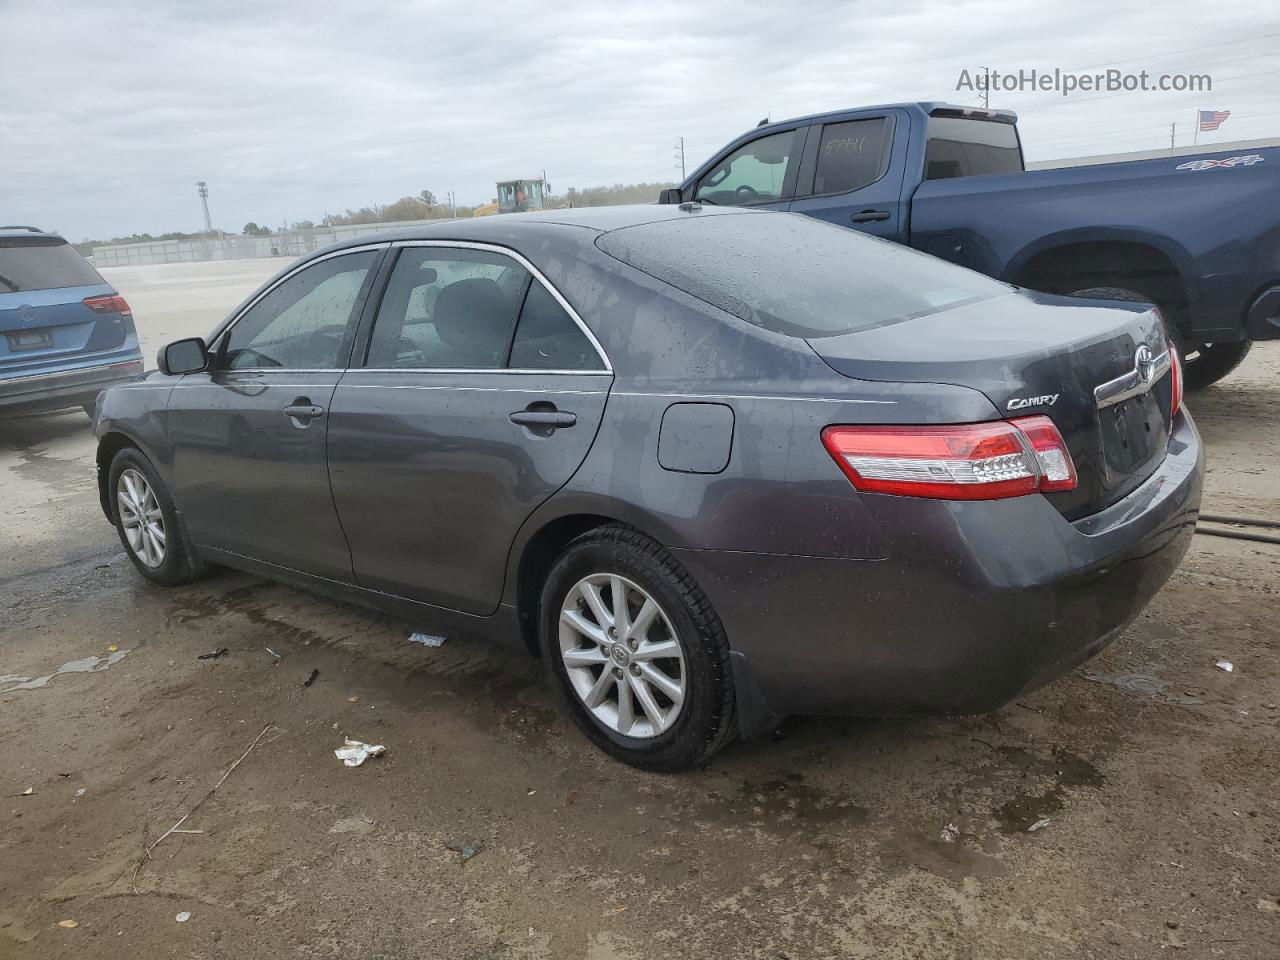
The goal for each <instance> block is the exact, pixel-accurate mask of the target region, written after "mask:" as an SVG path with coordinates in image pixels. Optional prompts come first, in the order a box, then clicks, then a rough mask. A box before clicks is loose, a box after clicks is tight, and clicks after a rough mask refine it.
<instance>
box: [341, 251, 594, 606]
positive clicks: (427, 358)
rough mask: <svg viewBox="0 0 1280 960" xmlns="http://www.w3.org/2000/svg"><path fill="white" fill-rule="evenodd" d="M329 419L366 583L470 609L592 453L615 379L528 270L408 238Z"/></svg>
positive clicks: (495, 586) (496, 584)
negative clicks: (524, 531) (528, 524)
mask: <svg viewBox="0 0 1280 960" xmlns="http://www.w3.org/2000/svg"><path fill="white" fill-rule="evenodd" d="M397 254H398V256H397V259H396V262H395V266H394V268H393V269H392V271H391V275H390V278H389V280H388V282H387V287H386V290H385V292H384V294H383V296H382V300H381V303H380V305H379V307H378V310H377V313H376V316H375V317H374V320H373V326H372V330H371V332H370V334H369V336H368V345H367V348H366V351H365V352H366V354H367V356H366V359H365V362H364V364H363V366H359V365H357V364H354V363H353V366H352V369H351V370H350V371H349V372H348V373H347V374H346V375H345V376H344V377H343V378H342V381H341V382H340V383H339V384H338V388H337V391H336V392H335V394H334V397H333V402H332V405H331V406H332V410H331V414H330V417H329V474H330V477H331V478H332V482H333V495H334V500H335V502H336V504H337V508H338V514H339V516H340V517H341V520H342V526H343V529H344V530H345V531H346V534H347V539H348V541H349V542H350V544H351V556H352V563H353V566H354V570H355V576H356V580H357V582H358V583H359V584H360V585H361V586H364V587H369V588H371V589H375V590H381V591H384V592H388V593H394V594H397V595H400V596H406V597H410V598H412V599H414V600H419V601H422V602H425V603H431V604H435V605H437V606H443V607H449V608H452V609H456V610H462V611H465V612H467V613H473V614H488V613H492V612H493V611H494V610H495V609H497V606H498V601H499V598H500V596H501V591H502V581H503V574H504V571H505V569H506V560H507V554H508V552H509V550H510V547H511V543H512V542H513V540H514V539H515V535H516V532H517V531H518V530H519V528H520V525H521V524H523V523H524V521H525V519H526V518H527V517H528V516H529V514H531V513H532V512H533V511H534V509H535V508H536V507H537V506H538V505H539V504H541V503H542V502H543V501H545V500H546V499H547V498H548V497H550V496H551V495H552V494H553V493H554V492H555V491H556V490H557V489H559V488H560V487H561V486H562V485H563V484H564V483H565V482H566V481H567V480H568V479H569V478H570V477H571V476H572V475H573V473H574V471H575V470H576V469H577V468H578V465H579V464H580V463H581V462H582V460H583V459H584V458H585V457H586V454H587V451H588V450H589V449H590V447H591V443H592V441H593V440H594V438H595V434H596V429H597V427H598V426H599V423H600V418H601V415H602V414H603V412H604V405H605V401H606V399H607V396H608V392H609V386H610V384H611V382H612V379H613V377H612V373H611V372H610V369H609V366H608V363H607V361H606V360H605V358H604V355H603V352H602V351H601V350H600V349H599V346H598V345H597V344H596V343H595V340H594V338H593V337H592V336H591V335H590V334H589V333H588V332H587V329H586V327H585V326H584V325H583V324H582V322H581V320H580V319H578V318H577V316H576V314H574V312H573V310H572V308H571V307H570V306H569V305H568V303H567V301H565V300H564V299H563V298H562V297H561V296H560V295H559V294H558V293H556V292H555V291H554V290H552V288H551V287H550V286H549V285H548V284H547V283H546V282H545V280H544V279H543V278H542V277H541V275H539V274H538V273H537V271H536V270H535V269H534V268H533V266H532V265H531V264H530V263H528V261H526V260H524V259H523V258H521V257H520V256H519V255H517V254H515V253H513V252H512V251H510V250H506V249H504V248H501V247H490V246H487V245H483V244H464V243H449V242H437V241H426V242H406V243H404V244H402V245H400V246H399V248H398V251H397Z"/></svg>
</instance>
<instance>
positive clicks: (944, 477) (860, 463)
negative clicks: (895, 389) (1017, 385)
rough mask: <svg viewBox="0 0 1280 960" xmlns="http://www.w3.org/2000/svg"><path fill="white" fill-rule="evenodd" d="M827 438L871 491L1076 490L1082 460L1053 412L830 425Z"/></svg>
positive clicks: (977, 496) (958, 494) (997, 494)
mask: <svg viewBox="0 0 1280 960" xmlns="http://www.w3.org/2000/svg"><path fill="white" fill-rule="evenodd" d="M822 443H823V445H824V446H825V447H826V448H827V452H828V453H830V454H831V456H832V457H833V458H834V459H835V461H836V463H837V464H838V465H839V466H840V469H841V470H843V471H844V473H845V475H846V476H847V477H848V478H849V480H850V482H851V483H852V484H853V485H854V487H856V488H857V489H858V490H864V491H866V492H868V493H892V494H897V495H899V496H906V497H934V498H936V499H941V500H998V499H1002V498H1004V497H1021V496H1025V495H1026V494H1029V493H1036V492H1040V491H1043V492H1046V493H1049V492H1053V491H1058V490H1072V489H1074V488H1075V485H1076V471H1075V465H1074V464H1073V463H1072V462H1071V454H1070V453H1069V452H1068V451H1067V446H1066V444H1065V443H1064V442H1063V440H1062V435H1061V434H1060V433H1059V432H1058V428H1057V427H1056V426H1054V424H1053V421H1052V420H1050V419H1049V418H1048V417H1021V418H1019V419H1017V420H997V421H993V422H989V423H968V424H955V425H949V426H934V427H853V426H847V427H827V428H826V429H825V430H823V431H822Z"/></svg>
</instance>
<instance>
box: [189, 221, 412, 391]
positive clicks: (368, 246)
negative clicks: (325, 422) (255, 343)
mask: <svg viewBox="0 0 1280 960" xmlns="http://www.w3.org/2000/svg"><path fill="white" fill-rule="evenodd" d="M390 246H391V244H390V243H389V242H384V243H365V244H361V245H360V246H358V247H346V248H345V249H342V250H334V251H333V252H332V253H326V254H324V255H323V256H320V257H312V258H311V259H310V260H307V261H304V262H303V263H299V264H298V265H296V266H295V267H293V268H292V269H291V270H290V271H289V272H288V273H286V274H284V275H283V276H281V277H279V278H278V279H277V280H276V282H275V283H273V284H271V286H269V287H267V288H265V289H264V290H261V291H259V292H258V295H257V296H255V297H254V298H253V299H252V300H250V301H249V302H248V303H246V304H245V305H244V306H243V307H241V308H240V309H239V310H237V311H236V312H235V313H233V314H232V315H231V317H230V319H228V320H226V321H225V322H224V323H223V324H222V326H220V327H218V328H216V329H215V330H214V331H213V333H211V334H209V340H208V346H209V347H210V348H212V347H213V345H214V344H215V343H217V342H218V340H219V339H220V338H221V337H224V336H226V335H227V334H228V333H230V332H231V328H232V327H234V326H235V325H236V324H237V323H239V322H240V320H241V319H242V318H243V317H244V315H245V314H246V313H248V312H249V311H250V310H252V309H253V308H254V307H256V306H257V305H258V303H259V302H260V301H261V300H262V298H263V297H265V296H266V295H267V294H269V293H271V292H272V291H273V290H275V288H276V287H278V286H280V284H282V283H284V282H285V281H286V280H289V279H291V278H292V277H296V276H297V275H298V274H299V273H301V272H302V271H303V270H306V269H307V268H308V267H313V266H315V265H316V264H317V263H323V262H324V261H325V260H333V259H334V258H335V257H345V256H347V255H348V254H351V253H368V252H369V251H371V250H386V249H387V248H388V247H390ZM375 266H376V264H375ZM346 369H347V368H346V367H329V368H326V369H323V370H316V369H303V368H301V367H236V368H235V371H234V372H236V373H254V372H257V373H265V372H275V373H282V372H285V371H288V372H290V373H328V372H329V371H330V370H338V371H342V370H346ZM217 372H218V373H230V372H232V371H229V370H219V371H217Z"/></svg>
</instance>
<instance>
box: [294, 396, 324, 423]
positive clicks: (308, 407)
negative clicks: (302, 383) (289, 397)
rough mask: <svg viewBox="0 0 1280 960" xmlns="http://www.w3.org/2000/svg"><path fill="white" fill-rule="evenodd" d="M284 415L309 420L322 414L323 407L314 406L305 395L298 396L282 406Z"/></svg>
mask: <svg viewBox="0 0 1280 960" xmlns="http://www.w3.org/2000/svg"><path fill="white" fill-rule="evenodd" d="M284 415H285V416H286V417H289V418H290V419H292V420H302V421H304V422H309V421H311V420H314V419H315V418H316V417H321V416H324V407H319V406H316V405H315V404H314V403H311V402H310V401H309V400H307V398H306V397H299V398H298V399H297V400H295V401H293V403H291V404H289V405H288V406H287V407H285V408H284Z"/></svg>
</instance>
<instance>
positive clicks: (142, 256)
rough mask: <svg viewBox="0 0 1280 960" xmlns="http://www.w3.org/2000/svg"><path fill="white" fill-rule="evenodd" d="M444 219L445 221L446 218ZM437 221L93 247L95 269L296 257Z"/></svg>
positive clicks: (362, 225)
mask: <svg viewBox="0 0 1280 960" xmlns="http://www.w3.org/2000/svg"><path fill="white" fill-rule="evenodd" d="M445 219H447V218H445ZM438 222H439V220H400V221H397V222H395V223H360V224H353V225H351V226H344V227H313V228H311V229H308V230H282V231H280V232H279V233H273V234H271V235H270V236H269V237H231V236H222V237H201V238H200V239H198V240H152V241H149V242H146V243H121V244H115V245H112V246H106V247H94V248H93V263H94V265H95V266H98V267H129V266H140V265H142V264H148V263H194V262H196V261H199V260H249V259H254V258H257V257H297V256H301V255H302V254H304V253H309V252H311V251H312V250H317V249H319V248H320V247H324V246H328V245H329V244H331V243H336V242H337V241H339V240H346V239H349V238H351V237H359V236H363V235H364V234H369V233H382V232H384V231H387V230H398V229H400V228H402V227H416V226H421V225H422V224H426V223H438Z"/></svg>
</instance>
